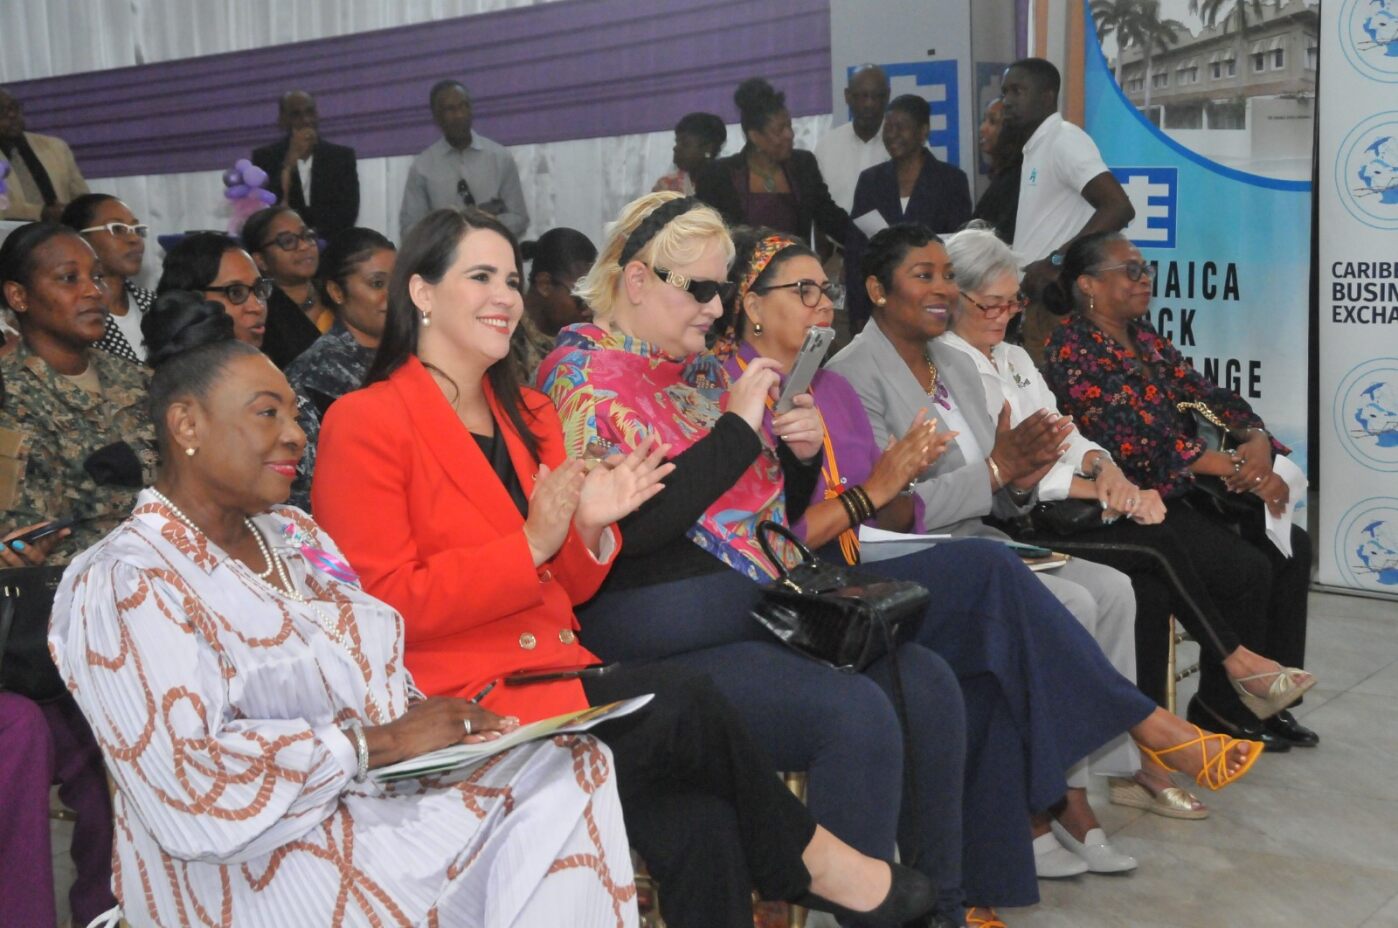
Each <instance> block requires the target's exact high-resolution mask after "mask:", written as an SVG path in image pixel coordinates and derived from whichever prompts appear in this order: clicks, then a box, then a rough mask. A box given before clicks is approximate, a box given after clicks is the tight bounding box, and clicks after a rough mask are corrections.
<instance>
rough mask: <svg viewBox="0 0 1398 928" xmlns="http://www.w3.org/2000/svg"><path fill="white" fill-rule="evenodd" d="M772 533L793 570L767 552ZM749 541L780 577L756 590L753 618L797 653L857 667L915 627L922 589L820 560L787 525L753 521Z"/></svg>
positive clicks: (923, 604)
mask: <svg viewBox="0 0 1398 928" xmlns="http://www.w3.org/2000/svg"><path fill="white" fill-rule="evenodd" d="M773 532H775V533H776V534H778V535H781V536H783V537H784V538H786V540H787V541H789V542H790V543H791V545H792V546H793V547H794V548H795V549H796V550H797V551H799V552H800V553H801V562H800V563H799V564H797V565H796V566H795V567H791V568H788V567H786V566H785V565H784V564H783V562H782V560H781V558H779V557H778V556H776V554H775V553H774V552H773V550H772V546H771V542H770V540H769V536H770V535H771V534H772V533H773ZM757 540H758V542H760V543H761V545H762V550H763V551H764V552H766V554H767V557H768V559H770V560H771V562H772V563H773V564H775V565H776V566H777V569H778V570H779V571H781V576H779V577H778V578H777V579H776V580H775V581H774V582H772V583H771V584H769V585H767V586H765V587H763V588H762V599H761V600H760V601H759V602H758V603H757V605H755V606H754V607H753V609H752V615H753V618H755V619H756V620H757V621H758V622H759V623H761V625H762V626H763V627H764V628H766V629H767V630H768V631H769V632H771V633H772V634H773V635H775V636H776V637H777V638H778V640H780V641H781V642H783V643H784V644H786V645H787V646H788V647H790V648H792V649H794V650H796V651H799V652H800V653H801V654H804V655H806V656H807V657H810V658H813V659H815V660H818V661H820V662H821V663H824V664H829V665H830V666H832V667H834V668H836V669H838V670H845V671H851V672H858V671H862V670H864V669H865V668H866V667H868V666H869V665H870V664H872V663H873V662H874V661H876V660H878V659H879V658H881V657H883V656H884V655H885V654H888V653H889V652H890V651H893V650H895V649H896V648H897V646H898V645H899V644H902V643H903V642H905V641H908V640H910V639H911V638H912V637H913V636H914V635H915V634H916V633H917V630H918V627H919V626H920V625H921V624H922V618H923V613H924V611H925V610H926V608H927V604H928V602H929V601H930V600H931V598H932V597H931V594H929V593H928V592H927V589H926V587H923V586H920V585H918V584H916V583H912V582H909V581H906V580H885V579H883V578H880V577H873V576H869V575H868V574H864V573H856V572H855V571H852V570H850V569H849V568H847V567H845V566H843V565H839V564H831V563H827V562H825V561H822V560H820V559H819V558H817V557H816V556H815V555H814V554H812V553H811V552H810V549H809V548H807V547H806V546H805V545H804V544H802V543H801V540H800V539H799V538H797V537H796V536H795V535H794V534H793V533H792V532H791V531H790V530H789V529H787V528H786V527H785V526H783V525H778V524H777V523H775V522H772V521H765V522H762V523H761V524H759V525H758V526H757Z"/></svg>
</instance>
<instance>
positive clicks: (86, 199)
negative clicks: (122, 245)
mask: <svg viewBox="0 0 1398 928" xmlns="http://www.w3.org/2000/svg"><path fill="white" fill-rule="evenodd" d="M115 199H116V197H114V196H112V195H111V194H110V193H84V194H83V195H82V196H80V197H78V198H77V199H76V200H74V201H73V202H71V203H69V204H68V205H67V206H65V207H63V215H62V216H60V217H59V219H58V221H59V222H61V223H63V224H64V225H65V226H67V227H68V228H70V229H73V230H74V231H77V232H81V231H82V230H83V229H86V228H89V227H91V225H92V217H93V216H95V215H97V207H99V206H101V205H102V204H103V203H106V202H107V201H108V200H115Z"/></svg>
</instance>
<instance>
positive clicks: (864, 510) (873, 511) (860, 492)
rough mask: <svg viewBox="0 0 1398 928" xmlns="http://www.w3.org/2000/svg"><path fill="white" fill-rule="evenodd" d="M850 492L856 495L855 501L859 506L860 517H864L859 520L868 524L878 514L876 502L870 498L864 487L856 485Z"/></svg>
mask: <svg viewBox="0 0 1398 928" xmlns="http://www.w3.org/2000/svg"><path fill="white" fill-rule="evenodd" d="M849 492H851V493H853V494H854V501H855V502H856V503H858V504H859V509H860V515H861V516H862V518H861V519H860V520H859V521H860V522H868V521H869V520H870V519H872V518H873V517H874V516H875V515H877V514H878V511H879V510H878V507H876V506H875V505H874V501H873V500H872V499H870V498H869V491H868V490H866V489H864V487H863V486H862V485H860V484H855V485H854V486H852V487H850V488H849Z"/></svg>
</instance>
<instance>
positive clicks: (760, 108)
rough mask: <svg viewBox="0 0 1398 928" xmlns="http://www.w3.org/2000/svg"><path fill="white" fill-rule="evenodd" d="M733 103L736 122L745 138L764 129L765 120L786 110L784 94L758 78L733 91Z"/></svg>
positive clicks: (749, 79)
mask: <svg viewBox="0 0 1398 928" xmlns="http://www.w3.org/2000/svg"><path fill="white" fill-rule="evenodd" d="M733 102H734V103H736V104H738V121H739V123H740V124H741V125H742V127H743V135H744V136H746V135H747V134H748V133H749V132H761V131H762V130H764V129H766V128H767V120H769V119H771V118H772V117H773V116H774V115H776V114H777V113H780V112H781V111H782V110H784V109H786V94H784V93H782V92H781V91H779V90H777V88H775V87H773V86H772V85H771V84H769V83H767V81H765V80H763V79H762V78H760V77H750V78H748V79H747V80H745V81H743V82H742V83H741V84H739V85H738V89H737V90H735V91H733Z"/></svg>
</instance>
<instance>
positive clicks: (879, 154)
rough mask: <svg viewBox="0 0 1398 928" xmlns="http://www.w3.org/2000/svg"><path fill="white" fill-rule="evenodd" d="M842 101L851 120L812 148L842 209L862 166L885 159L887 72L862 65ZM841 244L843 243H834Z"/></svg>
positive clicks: (851, 198) (851, 199)
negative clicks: (884, 120) (884, 117)
mask: <svg viewBox="0 0 1398 928" xmlns="http://www.w3.org/2000/svg"><path fill="white" fill-rule="evenodd" d="M845 103H846V104H847V105H848V106H849V111H850V121H849V122H847V123H845V124H843V125H840V126H836V127H835V128H834V129H831V130H830V131H829V132H827V133H826V134H825V137H824V138H823V139H821V140H820V144H818V145H816V147H815V156H816V163H817V164H819V165H820V176H821V177H823V178H825V186H827V187H829V188H830V198H831V199H832V200H834V201H835V204H836V205H837V206H839V207H840V209H842V210H844V211H845V212H849V211H850V210H851V209H852V208H853V207H854V185H855V184H856V183H858V182H859V175H860V172H862V171H863V170H864V169H865V168H871V167H873V166H874V165H876V164H883V163H884V162H885V161H887V160H888V149H886V148H884V147H883V133H882V132H881V131H880V130H881V129H883V114H884V110H886V109H888V75H887V74H885V73H883V68H881V67H879V66H878V65H875V64H861V65H860V66H859V67H857V68H855V69H854V71H853V72H851V73H850V76H849V84H848V85H847V86H846V87H845ZM837 244H839V245H841V246H843V245H844V242H839V243H837Z"/></svg>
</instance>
